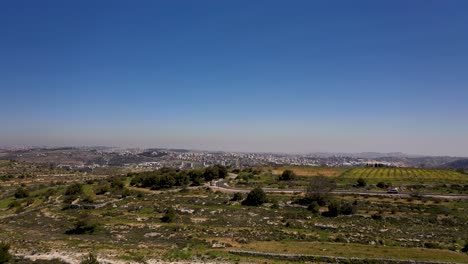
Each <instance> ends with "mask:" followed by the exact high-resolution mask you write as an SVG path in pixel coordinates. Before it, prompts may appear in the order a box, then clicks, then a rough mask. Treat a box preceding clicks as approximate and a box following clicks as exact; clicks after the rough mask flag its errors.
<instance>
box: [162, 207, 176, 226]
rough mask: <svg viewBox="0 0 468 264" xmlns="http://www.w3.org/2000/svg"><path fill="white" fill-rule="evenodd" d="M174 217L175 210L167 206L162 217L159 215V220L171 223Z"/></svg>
mask: <svg viewBox="0 0 468 264" xmlns="http://www.w3.org/2000/svg"><path fill="white" fill-rule="evenodd" d="M175 217H176V212H175V210H174V209H173V208H171V207H170V208H168V209H167V210H166V213H165V214H164V216H163V217H161V221H162V222H164V223H171V222H173V221H174V220H175Z"/></svg>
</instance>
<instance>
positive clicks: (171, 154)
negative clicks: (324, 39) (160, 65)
mask: <svg viewBox="0 0 468 264" xmlns="http://www.w3.org/2000/svg"><path fill="white" fill-rule="evenodd" d="M0 159H3V160H16V161H26V162H33V163H41V164H51V165H54V166H59V167H62V168H69V169H94V168H98V167H111V166H119V167H129V168H133V169H159V168H162V167H171V168H178V169H190V168H203V167H208V166H212V165H223V166H227V167H251V166H277V165H278V166H281V165H298V166H329V167H343V166H345V167H346V166H350V167H423V168H437V167H443V166H445V167H447V164H451V163H454V164H460V162H459V161H460V160H463V158H460V157H445V156H444V157H433V156H411V155H405V154H402V153H387V154H385V153H352V154H349V153H312V154H285V153H240V152H223V151H197V150H186V149H163V148H150V149H138V148H109V147H63V148H38V147H26V148H25V147H23V148H4V149H2V150H0Z"/></svg>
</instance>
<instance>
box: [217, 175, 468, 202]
mask: <svg viewBox="0 0 468 264" xmlns="http://www.w3.org/2000/svg"><path fill="white" fill-rule="evenodd" d="M211 188H213V189H215V190H218V191H224V192H242V193H247V192H250V190H251V189H245V188H237V187H232V186H229V184H228V183H227V181H226V180H219V181H216V183H215V185H214V186H211ZM262 189H263V190H264V191H265V192H267V193H300V192H303V191H304V189H276V188H262ZM332 193H333V194H356V195H371V196H388V197H400V198H408V197H411V193H398V194H389V193H386V192H375V191H353V190H351V191H349V190H335V191H333V192H332ZM421 197H430V198H439V199H467V200H468V194H436V193H430V194H421Z"/></svg>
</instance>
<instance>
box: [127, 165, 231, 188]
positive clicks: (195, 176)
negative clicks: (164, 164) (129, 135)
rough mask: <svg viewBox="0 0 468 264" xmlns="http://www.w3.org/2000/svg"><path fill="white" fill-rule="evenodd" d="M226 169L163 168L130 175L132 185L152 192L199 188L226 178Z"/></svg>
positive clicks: (213, 167)
mask: <svg viewBox="0 0 468 264" xmlns="http://www.w3.org/2000/svg"><path fill="white" fill-rule="evenodd" d="M227 174H228V171H227V169H226V167H224V166H221V165H215V166H212V167H208V168H205V169H194V170H189V171H182V170H177V169H172V168H162V169H159V170H156V171H148V172H141V173H129V174H128V175H127V176H129V177H132V180H131V182H130V185H132V186H137V187H143V188H151V189H152V190H160V189H168V188H171V187H173V186H188V185H192V186H199V185H201V184H203V182H205V181H212V180H215V179H220V178H225V177H226V176H227Z"/></svg>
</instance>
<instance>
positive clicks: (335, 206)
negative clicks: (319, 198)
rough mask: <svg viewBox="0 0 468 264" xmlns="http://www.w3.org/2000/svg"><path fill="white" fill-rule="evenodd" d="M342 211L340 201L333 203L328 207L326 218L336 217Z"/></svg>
mask: <svg viewBox="0 0 468 264" xmlns="http://www.w3.org/2000/svg"><path fill="white" fill-rule="evenodd" d="M340 209H341V205H340V203H339V202H338V201H332V202H331V203H330V204H329V205H328V212H326V216H330V217H336V216H338V215H339V214H340Z"/></svg>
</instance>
